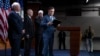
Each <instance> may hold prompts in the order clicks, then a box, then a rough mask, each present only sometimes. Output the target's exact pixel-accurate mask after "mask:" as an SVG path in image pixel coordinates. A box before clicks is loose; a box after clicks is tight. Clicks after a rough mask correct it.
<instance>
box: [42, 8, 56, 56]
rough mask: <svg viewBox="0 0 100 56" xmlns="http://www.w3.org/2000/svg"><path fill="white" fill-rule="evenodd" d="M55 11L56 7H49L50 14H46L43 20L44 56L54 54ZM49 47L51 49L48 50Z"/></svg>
mask: <svg viewBox="0 0 100 56" xmlns="http://www.w3.org/2000/svg"><path fill="white" fill-rule="evenodd" d="M54 12H55V8H54V7H49V8H48V15H45V16H44V17H43V20H42V22H41V25H42V26H43V44H44V45H43V51H42V54H43V56H48V51H49V56H53V40H54V32H55V29H56V28H55V27H54V26H53V21H54V20H55V17H54V16H53V15H54ZM48 48H49V50H48Z"/></svg>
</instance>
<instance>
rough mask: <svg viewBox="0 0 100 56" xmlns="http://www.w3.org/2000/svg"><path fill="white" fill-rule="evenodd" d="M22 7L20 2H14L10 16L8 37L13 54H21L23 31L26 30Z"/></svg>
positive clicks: (14, 55) (13, 55) (17, 55)
mask: <svg viewBox="0 0 100 56" xmlns="http://www.w3.org/2000/svg"><path fill="white" fill-rule="evenodd" d="M20 9H21V8H20V4H19V3H18V2H14V3H13V4H12V12H11V13H10V14H9V17H8V24H9V29H8V38H9V41H10V45H11V56H19V54H20V43H21V37H22V33H24V32H25V30H23V22H22V18H21V16H20V15H19V13H20Z"/></svg>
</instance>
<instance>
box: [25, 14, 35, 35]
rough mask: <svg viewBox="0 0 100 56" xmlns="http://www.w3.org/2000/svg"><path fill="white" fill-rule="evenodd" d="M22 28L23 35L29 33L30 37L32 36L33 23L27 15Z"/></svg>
mask: <svg viewBox="0 0 100 56" xmlns="http://www.w3.org/2000/svg"><path fill="white" fill-rule="evenodd" d="M24 28H25V35H29V36H30V37H33V34H34V24H33V21H32V19H30V18H29V16H27V15H26V16H25V19H24Z"/></svg>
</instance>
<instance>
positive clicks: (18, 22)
mask: <svg viewBox="0 0 100 56" xmlns="http://www.w3.org/2000/svg"><path fill="white" fill-rule="evenodd" d="M8 24H9V29H8V37H10V38H15V36H21V35H22V29H23V22H22V18H21V16H20V15H19V14H17V13H16V12H15V11H12V12H11V13H10V14H9V16H8ZM18 38H19V37H18Z"/></svg>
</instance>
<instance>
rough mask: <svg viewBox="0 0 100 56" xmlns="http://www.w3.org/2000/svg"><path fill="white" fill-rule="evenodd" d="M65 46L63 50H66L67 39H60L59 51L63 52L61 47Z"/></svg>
mask: <svg viewBox="0 0 100 56" xmlns="http://www.w3.org/2000/svg"><path fill="white" fill-rule="evenodd" d="M62 46H63V50H65V49H66V48H65V47H66V46H65V38H59V50H61V47H62Z"/></svg>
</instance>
